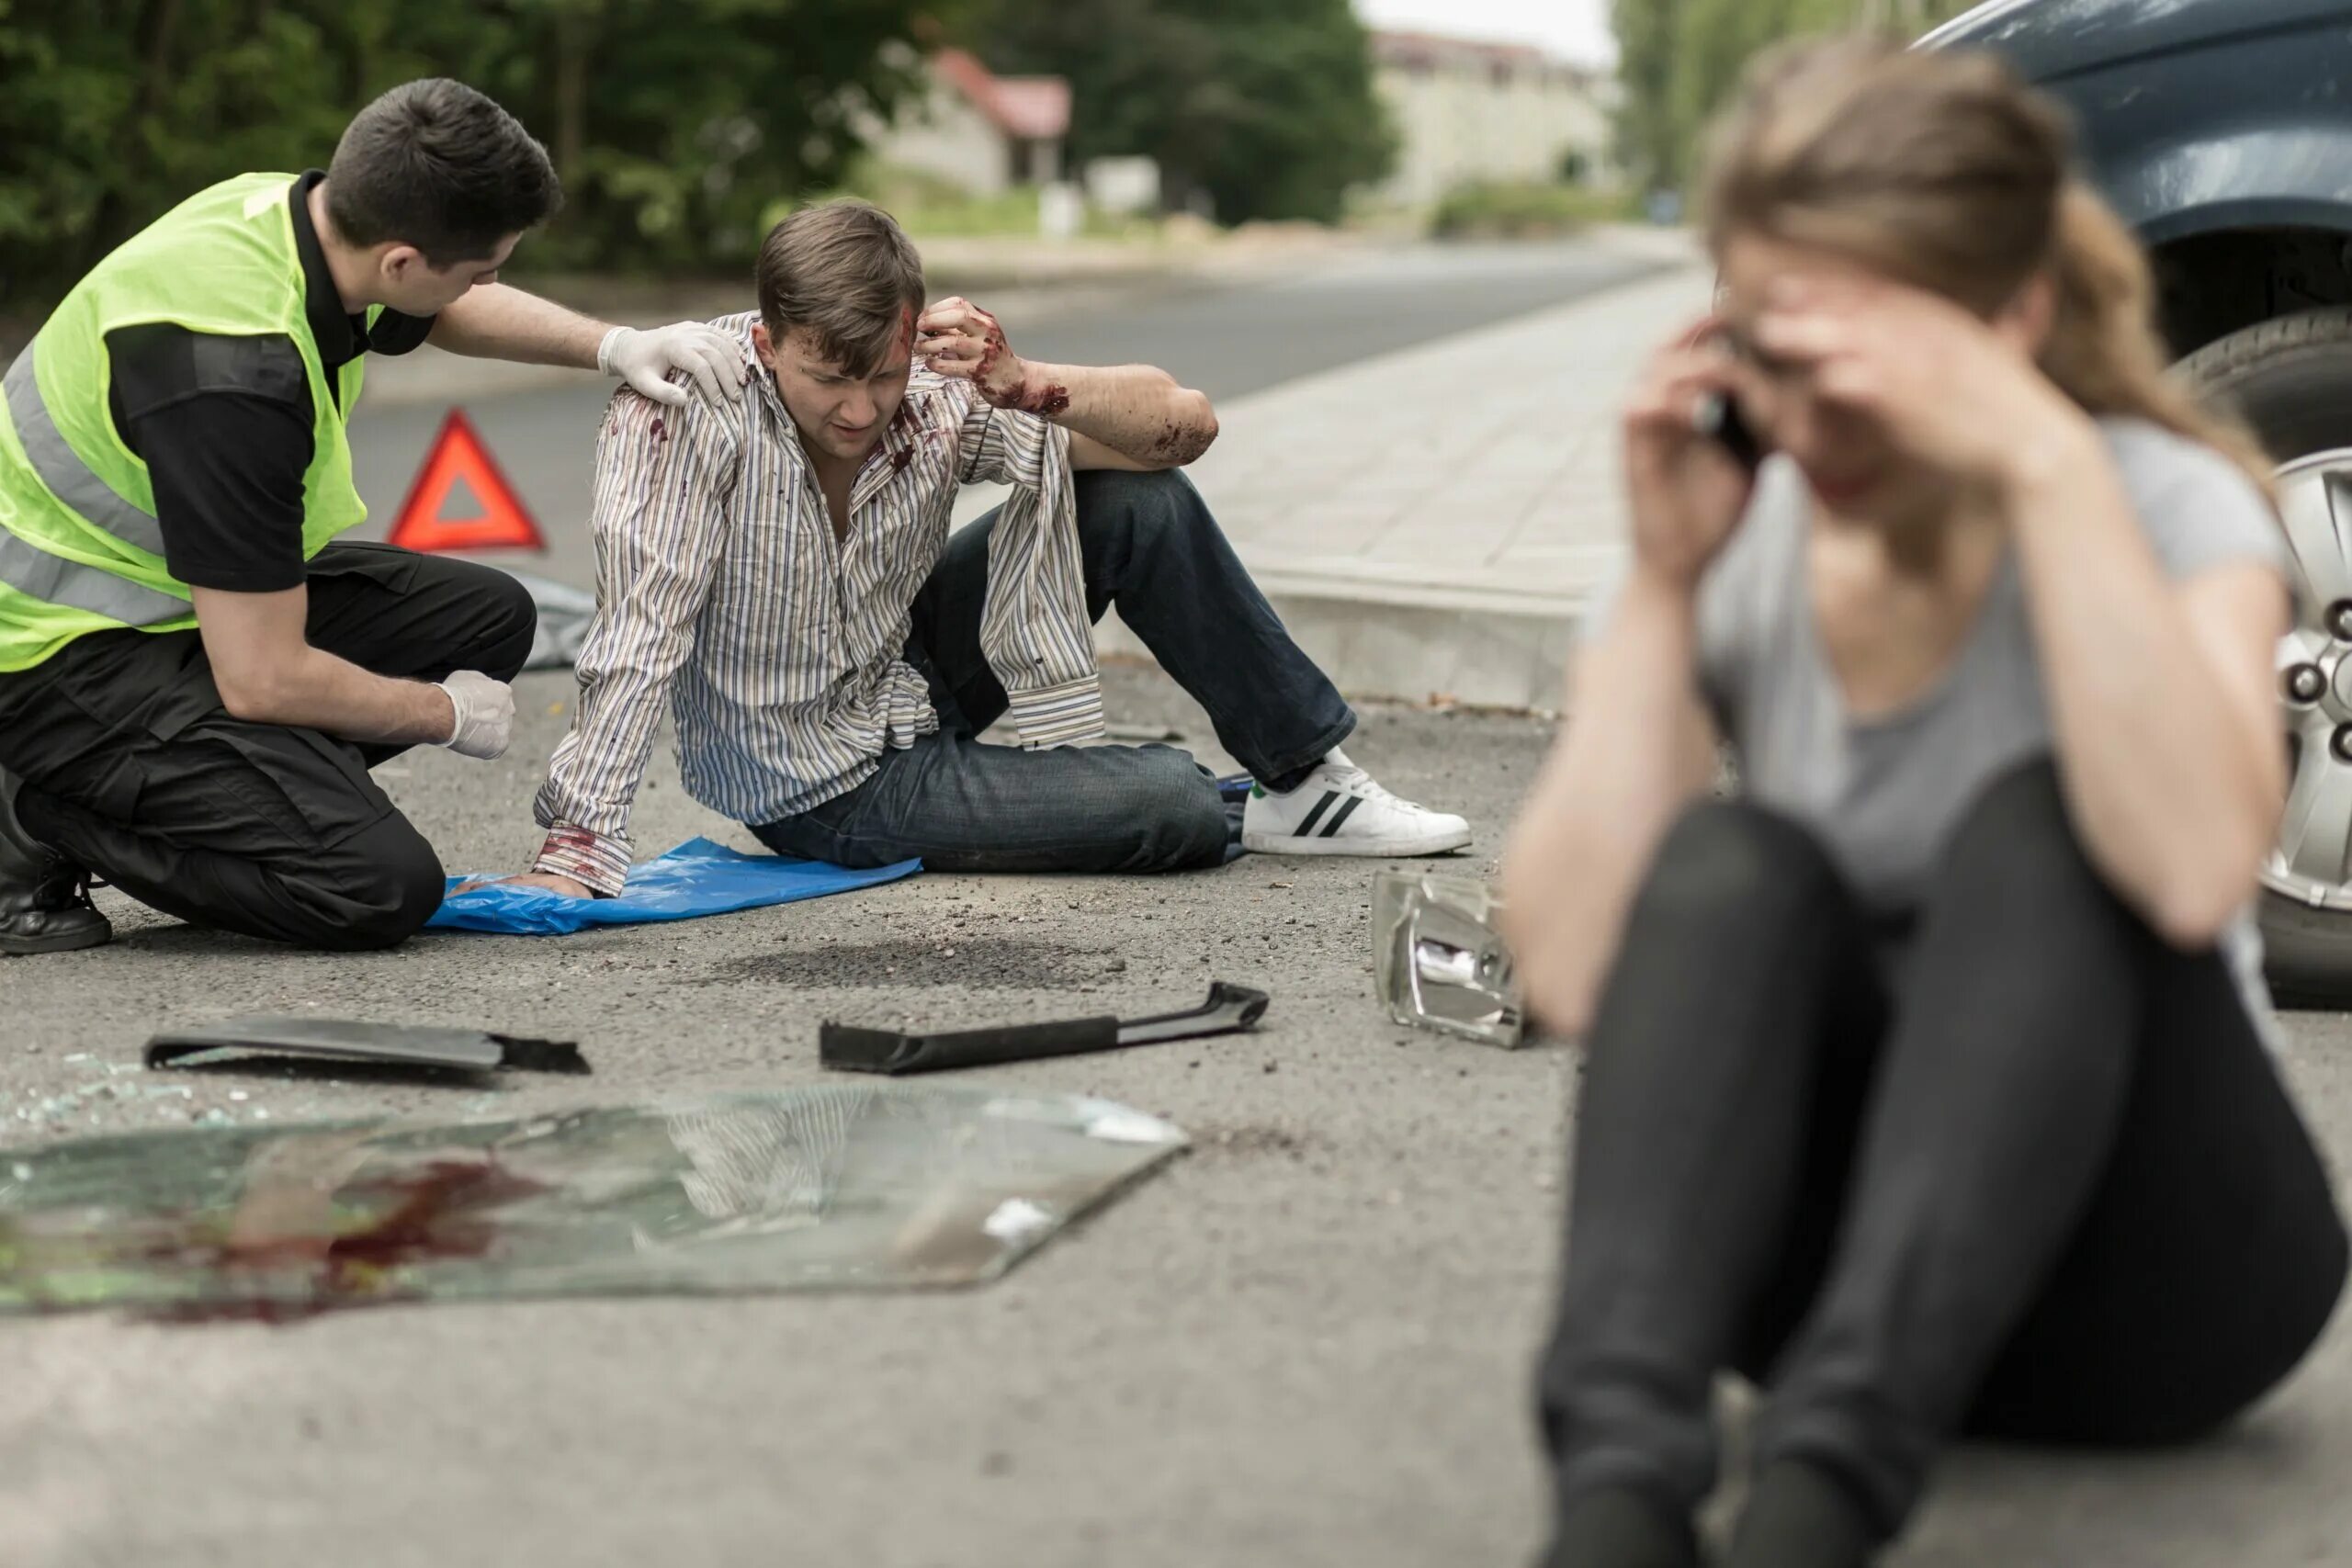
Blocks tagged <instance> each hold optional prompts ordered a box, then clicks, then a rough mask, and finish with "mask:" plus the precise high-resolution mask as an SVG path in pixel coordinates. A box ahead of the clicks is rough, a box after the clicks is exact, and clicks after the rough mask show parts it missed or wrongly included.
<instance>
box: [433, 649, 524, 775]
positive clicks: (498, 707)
mask: <svg viewBox="0 0 2352 1568" xmlns="http://www.w3.org/2000/svg"><path fill="white" fill-rule="evenodd" d="M440 685H441V689H442V690H443V691H444V692H447V694H449V705H450V707H452V708H454V709H455V710H456V711H457V715H458V722H457V725H456V727H455V728H452V729H451V730H450V731H449V739H447V740H444V741H443V742H441V744H442V745H444V746H447V748H449V750H452V751H455V752H456V753H458V755H459V756H460V757H479V758H481V760H482V761H489V760H490V759H491V758H492V757H497V756H502V755H503V754H504V753H505V750H506V743H507V742H508V741H509V740H511V739H514V738H515V691H514V688H513V687H511V686H509V685H507V683H506V682H503V681H493V680H492V679H491V678H490V677H489V676H487V675H485V674H483V673H482V672H481V671H479V670H459V671H455V672H453V673H452V674H451V675H450V677H449V678H448V679H447V680H446V681H444V682H440Z"/></svg>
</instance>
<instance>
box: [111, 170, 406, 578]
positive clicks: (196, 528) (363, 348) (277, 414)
mask: <svg viewBox="0 0 2352 1568" xmlns="http://www.w3.org/2000/svg"><path fill="white" fill-rule="evenodd" d="M324 178H326V175H325V173H324V172H323V171H322V170H318V169H312V170H311V171H310V172H309V173H307V174H305V175H303V176H302V177H301V178H300V179H299V180H296V181H295V182H294V187H293V189H292V191H291V192H289V193H288V197H287V199H288V202H290V203H291V204H292V208H293V217H294V245H295V248H296V250H297V251H299V252H300V254H301V258H302V276H303V277H304V278H305V279H306V280H307V282H308V287H309V299H310V330H311V336H312V337H313V338H314V339H315V340H316V341H317V343H318V345H319V361H320V363H321V365H322V366H323V367H325V369H326V373H327V385H328V387H329V389H331V390H332V389H333V388H334V381H335V372H336V370H337V369H339V368H340V367H343V366H345V365H347V364H349V363H350V362H351V361H352V360H354V359H356V358H357V357H358V356H359V355H362V354H368V353H374V354H406V353H407V352H408V351H409V350H411V349H413V348H414V347H415V346H416V345H417V344H421V343H423V342H424V337H425V334H426V333H429V332H431V331H432V330H433V318H432V317H429V316H405V315H402V314H401V313H400V312H399V311H397V310H385V311H384V312H383V313H382V314H381V315H379V316H378V317H377V318H376V325H375V327H374V329H373V330H372V331H371V330H369V328H368V324H367V318H366V317H365V316H364V315H360V316H353V315H346V314H345V312H344V309H343V300H342V299H341V298H340V297H339V296H338V295H337V294H336V292H335V287H334V276H333V275H332V274H331V273H329V272H328V271H327V259H326V252H325V250H324V249H323V248H322V246H321V245H320V243H319V234H318V230H317V228H316V227H315V226H314V225H313V224H312V223H311V205H310V196H311V190H312V189H313V188H315V187H316V186H317V185H318V183H319V182H320V181H321V180H322V179H324ZM107 359H108V361H109V364H110V367H111V370H112V373H113V386H112V389H111V390H110V391H109V393H108V401H109V404H110V406H111V408H112V410H113V413H114V423H115V428H116V430H118V431H119V432H120V433H121V434H122V441H123V445H124V446H128V447H130V450H131V451H132V452H133V453H135V454H136V455H137V456H138V457H140V458H141V459H142V460H143V461H144V462H145V463H146V465H147V472H148V475H149V477H150V479H152V480H153V484H154V489H155V520H156V522H157V523H158V524H159V525H161V527H162V530H163V536H164V565H165V566H166V567H168V568H169V569H170V570H171V573H172V575H173V576H174V577H175V578H177V579H178V580H179V581H182V582H185V583H187V584H189V585H190V586H191V587H196V588H217V589H220V590H223V591H226V592H238V593H272V592H280V591H282V590H285V589H288V588H299V587H300V586H301V584H302V581H303V577H304V569H303V561H302V477H303V475H304V474H306V473H307V472H309V470H310V467H311V456H312V446H313V442H312V427H313V423H314V419H313V415H314V413H315V412H316V411H314V410H313V409H312V407H311V386H310V378H308V377H307V376H305V375H304V374H303V371H302V356H301V354H300V351H299V350H298V349H297V348H296V347H295V346H294V340H293V339H292V338H290V337H286V336H282V335H279V334H277V333H270V334H268V335H266V336H261V337H220V336H215V335H213V334H212V333H196V332H190V331H189V330H188V329H187V328H186V327H182V326H177V325H175V324H173V323H171V322H168V321H164V322H154V323H150V324H146V325H141V326H135V327H119V328H117V329H116V330H115V331H114V332H112V333H108V334H107Z"/></svg>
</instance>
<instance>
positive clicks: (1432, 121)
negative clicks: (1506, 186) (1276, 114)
mask: <svg viewBox="0 0 2352 1568" xmlns="http://www.w3.org/2000/svg"><path fill="white" fill-rule="evenodd" d="M1372 51H1373V64H1374V84H1375V86H1376V87H1377V90H1378V91H1379V93H1380V96H1381V97H1382V99H1383V100H1384V101H1385V103H1386V104H1387V105H1388V110H1389V114H1390V115H1391V117H1392V118H1394V119H1395V121H1396V125H1397V168H1396V172H1395V173H1394V174H1393V175H1390V176H1389V179H1388V181H1387V183H1386V184H1385V186H1382V187H1381V192H1382V194H1383V195H1384V196H1385V197H1387V198H1388V199H1389V200H1391V201H1396V202H1399V203H1403V204H1406V205H1408V206H1414V207H1422V206H1427V205H1429V204H1430V203H1431V202H1434V201H1436V200H1437V199H1438V198H1439V197H1442V196H1443V195H1445V193H1446V192H1447V191H1449V190H1452V189H1453V188H1454V187H1455V186H1462V185H1467V184H1471V183H1474V182H1481V181H1491V182H1511V183H1535V184H1542V183H1545V182H1550V181H1555V180H1560V179H1562V178H1564V177H1566V175H1567V174H1568V173H1569V172H1570V171H1572V170H1574V171H1580V172H1581V177H1582V178H1583V179H1586V180H1593V181H1605V180H1606V179H1608V178H1609V177H1610V176H1611V166H1610V164H1609V144H1610V112H1611V105H1610V96H1611V91H1612V84H1611V80H1610V78H1609V77H1608V75H1607V73H1603V72H1600V71H1595V70H1592V69H1589V68H1587V67H1585V66H1580V65H1573V64H1569V63H1568V62H1565V61H1559V60H1555V59H1553V58H1551V57H1550V56H1549V55H1546V54H1545V53H1544V51H1541V50H1539V49H1536V48H1533V47H1532V46H1530V45H1527V44H1517V43H1489V42H1484V41H1481V40H1479V39H1464V38H1453V37H1448V36H1446V35H1444V34H1441V33H1419V32H1386V31H1375V32H1374V34H1373V35H1372Z"/></svg>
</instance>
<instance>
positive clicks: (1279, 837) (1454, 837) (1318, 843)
mask: <svg viewBox="0 0 2352 1568" xmlns="http://www.w3.org/2000/svg"><path fill="white" fill-rule="evenodd" d="M1469 846H1470V834H1469V833H1468V832H1467V831H1466V830H1465V831H1463V832H1460V833H1439V834H1435V835H1433V836H1431V837H1429V838H1422V839H1348V838H1339V839H1302V838H1299V837H1297V836H1296V835H1295V834H1291V833H1244V834H1242V835H1241V847H1242V848H1243V849H1245V850H1248V851H1249V852H1250V853H1251V854H1254V855H1352V856H1354V857H1356V858H1357V859H1359V860H1379V859H1381V858H1383V857H1384V856H1386V857H1392V858H1393V857H1403V856H1412V855H1442V854H1444V853H1446V852H1448V851H1450V850H1461V849H1467V848H1469Z"/></svg>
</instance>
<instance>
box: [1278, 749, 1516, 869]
mask: <svg viewBox="0 0 2352 1568" xmlns="http://www.w3.org/2000/svg"><path fill="white" fill-rule="evenodd" d="M1469 841H1470V824H1469V823H1467V822H1465V821H1464V820H1463V819H1462V818H1459V817H1449V816H1447V815H1446V814H1445V813H1444V812H1442V811H1430V810H1429V809H1427V808H1426V807H1419V806H1416V805H1414V804H1413V803H1412V802H1411V801H1409V800H1399V799H1397V797H1396V796H1395V795H1391V794H1389V793H1388V792H1387V791H1386V790H1385V789H1383V788H1381V787H1380V785H1379V784H1377V783H1375V782H1374V779H1373V776H1372V775H1371V774H1370V773H1365V772H1364V771H1363V769H1362V768H1359V767H1357V766H1356V765H1355V764H1354V763H1353V762H1351V761H1348V755H1347V753H1346V752H1344V751H1333V752H1331V753H1330V754H1329V756H1327V757H1325V758H1324V759H1323V760H1322V761H1320V762H1318V763H1317V764H1316V765H1315V771H1314V772H1313V773H1309V774H1307V775H1306V782H1305V783H1303V784H1300V785H1299V786H1298V787H1297V788H1296V789H1295V790H1292V791H1291V792H1290V793H1289V794H1287V795H1270V794H1268V793H1267V791H1266V788H1265V786H1264V785H1262V784H1261V785H1259V786H1258V787H1256V788H1254V789H1252V790H1251V791H1250V804H1249V805H1247V806H1245V807H1242V809H1241V847H1242V848H1243V849H1246V850H1250V851H1252V852H1255V853H1258V854H1261V855H1436V854H1443V853H1444V852H1446V851H1448V850H1458V849H1460V848H1462V847H1463V846H1464V845H1465V844H1467V843H1468V842H1469Z"/></svg>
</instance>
